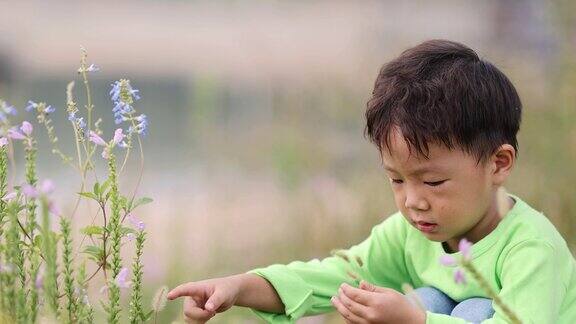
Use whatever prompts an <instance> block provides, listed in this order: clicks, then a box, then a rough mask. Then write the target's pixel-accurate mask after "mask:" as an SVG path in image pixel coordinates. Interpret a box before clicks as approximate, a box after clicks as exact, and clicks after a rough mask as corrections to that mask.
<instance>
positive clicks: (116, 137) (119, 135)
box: [112, 128, 124, 146]
mask: <svg viewBox="0 0 576 324" xmlns="http://www.w3.org/2000/svg"><path fill="white" fill-rule="evenodd" d="M122 139H124V134H122V128H118V129H117V130H116V131H114V138H113V139H112V143H113V145H114V146H115V145H118V143H120V142H121V141H122Z"/></svg>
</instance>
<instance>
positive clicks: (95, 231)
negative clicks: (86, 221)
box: [80, 225, 104, 235]
mask: <svg viewBox="0 0 576 324" xmlns="http://www.w3.org/2000/svg"><path fill="white" fill-rule="evenodd" d="M80 231H81V232H82V233H84V234H86V235H102V234H103V233H104V229H103V228H102V226H96V225H90V226H86V227H84V228H82V229H81V230H80Z"/></svg>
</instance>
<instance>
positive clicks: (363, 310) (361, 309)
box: [338, 289, 369, 318]
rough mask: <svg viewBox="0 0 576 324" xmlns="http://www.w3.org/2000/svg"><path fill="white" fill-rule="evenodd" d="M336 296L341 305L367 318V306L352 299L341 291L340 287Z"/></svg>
mask: <svg viewBox="0 0 576 324" xmlns="http://www.w3.org/2000/svg"><path fill="white" fill-rule="evenodd" d="M338 297H339V298H340V302H341V303H342V305H344V306H346V308H348V309H349V310H350V311H351V312H352V313H354V314H355V315H358V316H359V317H361V318H368V311H369V310H368V307H367V306H364V305H362V304H360V303H358V302H356V301H354V300H352V299H351V298H350V297H348V296H347V295H346V294H345V293H344V292H343V291H342V289H340V291H339V294H338Z"/></svg>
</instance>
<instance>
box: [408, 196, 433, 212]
mask: <svg viewBox="0 0 576 324" xmlns="http://www.w3.org/2000/svg"><path fill="white" fill-rule="evenodd" d="M404 207H406V209H413V210H428V208H430V205H429V204H428V202H427V201H426V199H424V197H422V196H421V195H419V194H417V193H415V192H413V193H407V194H406V201H405V202H404Z"/></svg>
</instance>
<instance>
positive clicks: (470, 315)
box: [450, 298, 494, 323]
mask: <svg viewBox="0 0 576 324" xmlns="http://www.w3.org/2000/svg"><path fill="white" fill-rule="evenodd" d="M450 315H451V316H453V317H458V318H462V319H465V320H466V321H469V322H472V323H480V322H482V321H484V320H486V319H489V318H492V316H494V308H493V307H492V300H491V299H488V298H469V299H466V300H463V301H462V302H460V303H458V304H457V305H456V306H455V307H454V309H453V310H452V313H451V314H450Z"/></svg>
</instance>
